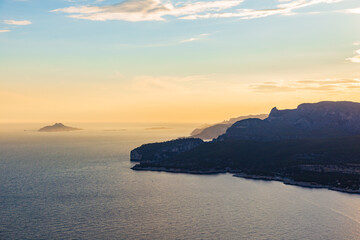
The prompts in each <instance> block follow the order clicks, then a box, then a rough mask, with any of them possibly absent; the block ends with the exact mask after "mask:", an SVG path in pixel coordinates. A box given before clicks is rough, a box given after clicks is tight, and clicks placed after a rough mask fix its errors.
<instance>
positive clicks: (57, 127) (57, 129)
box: [38, 123, 82, 132]
mask: <svg viewBox="0 0 360 240" xmlns="http://www.w3.org/2000/svg"><path fill="white" fill-rule="evenodd" d="M78 130H82V129H80V128H74V127H68V126H65V125H64V124H62V123H55V124H54V125H52V126H46V127H43V128H40V129H39V130H38V131H39V132H69V131H78Z"/></svg>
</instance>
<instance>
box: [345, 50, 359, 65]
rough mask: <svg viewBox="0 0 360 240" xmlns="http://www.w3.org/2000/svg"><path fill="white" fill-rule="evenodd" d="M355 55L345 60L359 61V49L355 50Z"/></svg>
mask: <svg viewBox="0 0 360 240" xmlns="http://www.w3.org/2000/svg"><path fill="white" fill-rule="evenodd" d="M355 53H356V55H355V56H353V57H351V58H347V59H346V60H347V61H349V62H352V63H360V49H359V50H356V51H355Z"/></svg>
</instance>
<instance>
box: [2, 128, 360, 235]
mask: <svg viewBox="0 0 360 240" xmlns="http://www.w3.org/2000/svg"><path fill="white" fill-rule="evenodd" d="M66 125H70V126H74V127H81V128H83V129H84V130H82V131H76V132H62V133H43V132H37V131H36V129H38V128H40V127H42V126H44V125H43V124H27V125H24V124H1V125H0V239H151V240H153V239H155V240H157V239H254V240H270V239H276V240H277V239H284V240H291V239H294V240H295V239H296V240H306V239H309V240H321V239H324V240H325V239H326V240H329V239H333V240H359V239H360V195H356V194H347V193H341V192H336V191H331V190H327V189H310V188H303V187H298V186H290V185H285V184H283V183H281V182H276V181H262V180H250V179H243V178H237V177H233V176H232V175H231V174H218V175H190V174H179V173H164V172H146V171H140V172H139V171H133V170H131V167H132V166H133V164H134V163H131V162H130V161H129V154H130V150H131V149H133V148H135V147H137V146H140V145H141V144H144V143H148V142H156V141H164V140H170V139H174V138H177V137H182V136H187V135H189V132H191V130H192V129H193V128H194V127H195V125H194V124H163V123H162V124H141V123H139V124H120V123H112V124H86V123H84V124H76V123H74V124H66Z"/></svg>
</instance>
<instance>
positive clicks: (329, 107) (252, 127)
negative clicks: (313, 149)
mask: <svg viewBox="0 0 360 240" xmlns="http://www.w3.org/2000/svg"><path fill="white" fill-rule="evenodd" d="M359 134H360V103H354V102H319V103H313V104H310V103H305V104H301V105H299V106H298V107H297V108H296V109H288V110H278V109H277V108H273V109H272V110H271V112H270V114H269V117H268V118H266V119H264V120H260V119H245V120H241V121H238V122H236V123H235V124H233V125H232V126H231V127H230V128H229V129H228V130H227V131H226V133H225V134H223V135H221V136H220V137H219V138H218V139H217V140H220V141H222V140H231V139H237V140H259V141H274V140H281V139H303V138H327V137H343V136H354V135H359Z"/></svg>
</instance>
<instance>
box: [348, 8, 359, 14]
mask: <svg viewBox="0 0 360 240" xmlns="http://www.w3.org/2000/svg"><path fill="white" fill-rule="evenodd" d="M346 12H348V13H354V14H360V8H352V9H347V10H346Z"/></svg>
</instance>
